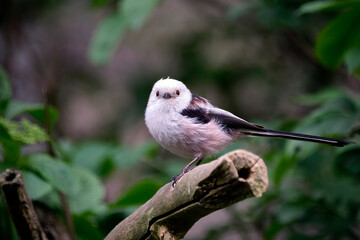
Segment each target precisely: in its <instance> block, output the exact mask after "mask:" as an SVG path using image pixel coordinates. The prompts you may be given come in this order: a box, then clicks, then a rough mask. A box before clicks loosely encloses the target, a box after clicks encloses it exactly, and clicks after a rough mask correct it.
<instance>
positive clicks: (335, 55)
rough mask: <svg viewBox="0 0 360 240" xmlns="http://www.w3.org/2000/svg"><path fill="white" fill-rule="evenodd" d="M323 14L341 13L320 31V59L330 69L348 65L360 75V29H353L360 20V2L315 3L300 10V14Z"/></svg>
mask: <svg viewBox="0 0 360 240" xmlns="http://www.w3.org/2000/svg"><path fill="white" fill-rule="evenodd" d="M319 11H336V12H340V13H339V14H338V16H336V17H335V18H334V19H331V21H330V22H329V23H328V24H327V25H326V26H325V27H324V29H323V30H322V31H321V32H320V34H319V36H318V39H317V41H316V46H315V53H316V56H317V57H318V59H319V60H320V62H321V63H323V64H324V65H325V66H327V67H332V68H334V67H338V66H339V65H340V63H342V62H345V65H346V67H347V69H348V71H349V72H350V73H356V74H360V54H359V51H360V50H359V49H360V28H359V27H354V26H353V23H354V22H359V21H360V1H358V0H349V1H313V2H309V3H305V4H304V5H302V6H301V7H300V8H299V10H298V12H299V13H300V14H304V13H314V12H319Z"/></svg>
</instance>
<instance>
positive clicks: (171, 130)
mask: <svg viewBox="0 0 360 240" xmlns="http://www.w3.org/2000/svg"><path fill="white" fill-rule="evenodd" d="M145 124H146V126H147V128H148V130H149V132H150V134H151V135H152V137H153V138H154V139H155V140H156V141H157V142H158V143H159V144H160V145H161V146H162V147H163V148H165V149H166V150H168V151H170V152H172V153H174V154H175V155H178V156H180V157H184V158H192V159H193V160H192V161H191V162H189V163H188V164H187V165H186V166H185V167H184V168H183V169H182V171H181V173H180V174H179V175H176V176H175V177H173V178H172V181H173V183H172V185H173V187H174V186H175V185H176V183H177V181H179V180H180V179H181V177H182V176H183V175H184V174H185V173H187V172H188V171H190V170H191V169H192V167H191V166H192V165H193V164H194V163H195V166H194V167H196V166H198V165H199V164H200V163H201V161H202V160H203V159H204V158H207V157H210V156H213V155H215V154H216V153H218V152H219V151H220V150H222V149H223V148H225V147H226V146H228V145H229V144H230V143H232V142H233V141H236V140H238V139H241V138H243V137H246V136H262V137H274V138H285V139H294V140H301V141H308V142H316V143H323V144H328V145H332V146H336V147H343V146H345V145H348V144H350V143H351V142H348V141H345V140H341V139H334V138H327V137H319V136H313V135H307V134H300V133H292V132H285V131H278V130H271V129H267V128H265V127H263V126H261V125H258V124H255V123H251V122H248V121H246V120H244V119H242V118H240V117H238V116H235V115H234V114H232V113H231V112H229V111H226V110H224V109H221V108H219V107H216V106H215V105H213V104H212V103H211V102H210V101H209V100H207V99H206V98H204V97H200V96H198V95H195V94H192V93H191V91H190V90H189V89H188V88H187V87H186V85H185V84H184V83H182V82H181V81H178V80H176V79H172V78H170V77H168V78H166V79H164V78H162V79H160V80H158V81H157V82H155V84H154V86H153V88H152V90H151V93H150V96H149V100H148V103H147V106H146V110H145Z"/></svg>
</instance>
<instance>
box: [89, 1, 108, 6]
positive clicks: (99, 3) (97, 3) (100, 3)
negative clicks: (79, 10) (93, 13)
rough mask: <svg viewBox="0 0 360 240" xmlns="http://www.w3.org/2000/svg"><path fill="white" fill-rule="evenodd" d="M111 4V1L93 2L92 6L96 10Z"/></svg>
mask: <svg viewBox="0 0 360 240" xmlns="http://www.w3.org/2000/svg"><path fill="white" fill-rule="evenodd" d="M109 2H110V0H92V1H91V6H92V7H94V8H100V7H102V6H104V5H105V4H108V3H109Z"/></svg>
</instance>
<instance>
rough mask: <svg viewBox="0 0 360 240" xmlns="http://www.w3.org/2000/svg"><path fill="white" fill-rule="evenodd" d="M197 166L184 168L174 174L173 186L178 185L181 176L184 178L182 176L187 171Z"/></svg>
mask: <svg viewBox="0 0 360 240" xmlns="http://www.w3.org/2000/svg"><path fill="white" fill-rule="evenodd" d="M196 167H197V166H193V167H191V168H187V169H183V170H182V171H181V173H180V174H178V175H175V176H173V177H172V178H171V181H172V184H171V186H172V187H173V188H175V185H176V183H177V181H179V180H180V178H182V176H184V174H185V173H187V172H190V171H191V170H193V169H194V168H196Z"/></svg>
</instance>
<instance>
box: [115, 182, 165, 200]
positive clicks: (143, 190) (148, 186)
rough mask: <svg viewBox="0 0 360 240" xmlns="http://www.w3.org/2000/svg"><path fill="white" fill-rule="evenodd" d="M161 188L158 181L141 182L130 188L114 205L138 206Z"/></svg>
mask: <svg viewBox="0 0 360 240" xmlns="http://www.w3.org/2000/svg"><path fill="white" fill-rule="evenodd" d="M161 186H162V183H161V182H159V181H158V180H151V179H148V180H143V181H141V182H138V183H137V184H135V185H134V186H132V187H131V188H130V189H129V190H128V191H127V192H125V193H124V194H123V195H122V197H121V198H120V199H119V201H117V203H116V204H115V205H116V206H132V205H140V204H143V203H145V202H146V201H147V200H149V199H150V198H151V197H152V196H153V195H154V194H155V193H156V192H157V190H158V189H159V188H160V187H161Z"/></svg>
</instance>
